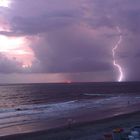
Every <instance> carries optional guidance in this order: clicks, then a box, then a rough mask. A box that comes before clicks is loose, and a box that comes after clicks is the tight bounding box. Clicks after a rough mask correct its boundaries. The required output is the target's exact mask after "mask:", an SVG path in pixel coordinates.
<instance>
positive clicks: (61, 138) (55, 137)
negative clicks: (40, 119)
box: [0, 111, 140, 140]
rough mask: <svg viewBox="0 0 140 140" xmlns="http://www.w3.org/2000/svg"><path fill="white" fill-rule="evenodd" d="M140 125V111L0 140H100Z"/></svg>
mask: <svg viewBox="0 0 140 140" xmlns="http://www.w3.org/2000/svg"><path fill="white" fill-rule="evenodd" d="M135 125H140V111H138V112H134V113H129V114H124V115H119V116H115V117H110V118H108V119H102V120H98V121H93V122H86V123H81V124H74V125H71V127H68V126H66V127H62V128H59V129H58V128H57V129H52V130H46V131H40V132H33V133H26V134H17V135H12V136H5V137H1V138H0V140H100V139H102V135H103V134H104V133H106V132H110V131H111V130H112V129H113V128H116V127H123V128H126V129H129V128H131V127H133V126H135Z"/></svg>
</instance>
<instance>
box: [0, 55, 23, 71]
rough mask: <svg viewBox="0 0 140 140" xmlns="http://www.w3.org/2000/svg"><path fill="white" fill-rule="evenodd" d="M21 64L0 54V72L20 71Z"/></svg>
mask: <svg viewBox="0 0 140 140" xmlns="http://www.w3.org/2000/svg"><path fill="white" fill-rule="evenodd" d="M21 66H22V64H21V63H20V62H18V61H17V60H15V59H14V58H13V59H8V58H7V57H5V56H4V55H2V54H0V73H21V72H22V68H21Z"/></svg>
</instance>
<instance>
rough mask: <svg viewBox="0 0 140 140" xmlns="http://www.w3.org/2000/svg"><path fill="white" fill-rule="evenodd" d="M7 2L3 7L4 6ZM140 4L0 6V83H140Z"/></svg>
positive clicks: (128, 0)
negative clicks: (115, 48) (114, 53)
mask: <svg viewBox="0 0 140 140" xmlns="http://www.w3.org/2000/svg"><path fill="white" fill-rule="evenodd" d="M4 1H5V2H4ZM139 23H140V1H139V0H0V83H3V82H4V83H7V82H8V83H9V82H10V83H11V82H12V83H13V82H16V83H19V82H66V81H73V82H84V81H85V82H87V81H93V82H99V81H117V79H118V76H119V72H118V69H117V68H116V67H115V66H114V65H113V57H112V49H113V47H114V46H115V45H116V43H117V42H118V40H119V36H120V33H118V32H117V30H116V27H117V26H118V27H119V28H120V30H121V36H122V41H121V43H120V45H119V47H118V49H117V50H116V56H115V59H116V61H117V63H118V64H119V65H120V66H121V67H122V71H123V75H124V77H123V81H132V80H140V65H139V63H140V47H139V45H140V27H139Z"/></svg>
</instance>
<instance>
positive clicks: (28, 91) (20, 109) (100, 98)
mask: <svg viewBox="0 0 140 140" xmlns="http://www.w3.org/2000/svg"><path fill="white" fill-rule="evenodd" d="M138 104H140V82H122V83H117V82H113V83H56V84H55V83H52V84H48V83H46V84H44V83H43V84H3V85H0V136H5V135H12V134H17V133H27V132H34V131H41V130H46V129H53V128H58V127H62V126H65V125H68V124H70V123H79V122H80V123H82V122H84V121H90V120H91V121H93V120H98V119H103V118H107V117H111V116H117V115H120V114H125V113H129V112H134V111H139V107H138Z"/></svg>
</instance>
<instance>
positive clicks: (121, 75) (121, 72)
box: [112, 26, 124, 82]
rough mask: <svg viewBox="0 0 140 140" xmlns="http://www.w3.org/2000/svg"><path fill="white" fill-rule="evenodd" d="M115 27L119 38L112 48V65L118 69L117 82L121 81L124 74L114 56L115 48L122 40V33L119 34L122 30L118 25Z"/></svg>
mask: <svg viewBox="0 0 140 140" xmlns="http://www.w3.org/2000/svg"><path fill="white" fill-rule="evenodd" d="M116 29H117V31H118V33H119V34H120V35H119V40H118V42H117V44H116V45H115V46H114V47H113V49H112V54H113V65H114V66H115V67H116V68H117V69H118V71H119V77H118V82H121V81H122V80H123V77H124V75H123V71H122V67H121V66H120V64H118V63H117V61H116V57H115V56H116V50H117V49H118V47H119V45H120V44H121V42H122V34H121V33H122V32H121V30H120V28H119V26H117V27H116Z"/></svg>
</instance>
